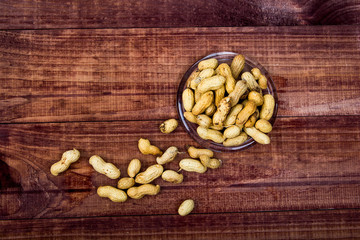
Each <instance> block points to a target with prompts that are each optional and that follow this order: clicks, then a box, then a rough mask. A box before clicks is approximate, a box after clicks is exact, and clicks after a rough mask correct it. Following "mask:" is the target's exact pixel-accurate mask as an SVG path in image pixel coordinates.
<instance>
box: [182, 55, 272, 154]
mask: <svg viewBox="0 0 360 240" xmlns="http://www.w3.org/2000/svg"><path fill="white" fill-rule="evenodd" d="M236 55H239V54H238V53H233V52H218V53H212V54H210V55H208V56H206V57H204V58H202V59H200V60H198V61H197V62H195V63H194V64H193V65H192V66H191V67H190V68H189V69H188V70H187V71H186V73H185V74H184V76H183V77H182V79H181V82H180V85H179V88H178V92H177V99H176V101H177V110H178V113H179V118H180V121H181V122H182V124H183V125H184V127H185V129H186V131H187V132H188V134H189V135H190V136H191V137H192V138H193V139H194V140H195V141H196V142H197V143H199V144H200V146H202V147H204V148H207V149H211V150H213V151H217V152H227V151H239V150H245V149H247V148H249V147H251V146H253V145H255V144H256V142H255V140H254V139H252V138H248V139H247V140H246V141H245V142H244V143H243V144H241V145H239V146H234V147H225V146H224V145H222V144H221V143H215V142H213V141H211V140H204V139H202V138H200V137H199V135H198V134H197V131H196V129H197V127H198V125H197V124H195V123H191V122H189V121H188V120H186V119H185V117H184V112H185V110H184V106H183V103H182V93H183V91H184V90H185V89H186V82H187V80H188V78H189V76H190V74H191V73H192V72H193V71H194V70H196V69H197V67H198V64H199V62H201V61H202V60H206V59H209V58H216V59H217V60H218V62H219V64H221V63H227V64H229V65H230V64H231V61H232V59H233V58H234V57H235V56H236ZM254 67H257V68H259V69H260V71H261V73H262V74H263V75H265V76H266V78H267V79H268V88H267V89H265V90H263V94H271V95H272V96H273V97H274V99H275V108H274V113H273V116H272V118H271V119H270V120H269V122H270V123H271V125H274V123H275V119H276V115H277V109H278V97H277V94H276V88H275V84H274V82H273V80H272V78H271V76H270V74H269V73H268V71H266V69H265V68H264V67H263V66H261V65H260V64H259V63H258V62H256V61H255V60H252V59H249V58H248V57H246V56H245V67H244V69H243V70H242V72H241V73H243V72H246V71H247V72H250V70H251V69H252V68H254ZM241 73H240V75H239V78H240V76H241ZM237 80H238V79H237Z"/></svg>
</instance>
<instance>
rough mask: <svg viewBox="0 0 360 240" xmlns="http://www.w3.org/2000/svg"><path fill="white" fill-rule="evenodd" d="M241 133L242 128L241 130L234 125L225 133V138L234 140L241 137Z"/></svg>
mask: <svg viewBox="0 0 360 240" xmlns="http://www.w3.org/2000/svg"><path fill="white" fill-rule="evenodd" d="M240 133H241V128H239V127H238V126H236V125H233V126H231V127H228V128H227V129H226V130H225V131H224V137H225V138H234V137H237V136H239V135H240Z"/></svg>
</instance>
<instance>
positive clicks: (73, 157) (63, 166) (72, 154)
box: [50, 148, 80, 176]
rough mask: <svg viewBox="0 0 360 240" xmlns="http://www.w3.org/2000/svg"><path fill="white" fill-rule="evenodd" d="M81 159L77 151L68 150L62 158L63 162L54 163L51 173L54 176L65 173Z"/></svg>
mask: <svg viewBox="0 0 360 240" xmlns="http://www.w3.org/2000/svg"><path fill="white" fill-rule="evenodd" d="M79 158H80V152H79V151H78V150H77V149H75V148H74V149H73V150H68V151H66V152H64V153H63V154H62V156H61V160H60V161H58V162H56V163H54V164H53V165H52V166H51V168H50V172H51V174H52V175H54V176H57V175H59V173H62V172H64V171H65V170H67V169H68V168H69V167H70V165H71V164H72V163H74V162H76V161H77V160H79Z"/></svg>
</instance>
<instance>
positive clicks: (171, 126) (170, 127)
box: [159, 119, 178, 133]
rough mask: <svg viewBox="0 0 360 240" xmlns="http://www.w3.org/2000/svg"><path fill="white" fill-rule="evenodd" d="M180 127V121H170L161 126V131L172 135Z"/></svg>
mask: <svg viewBox="0 0 360 240" xmlns="http://www.w3.org/2000/svg"><path fill="white" fill-rule="evenodd" d="M177 126H178V121H177V120H176V119H168V120H166V121H165V122H163V123H162V124H161V125H160V127H159V128H160V131H161V132H162V133H171V132H172V131H174V130H175V129H176V128H177Z"/></svg>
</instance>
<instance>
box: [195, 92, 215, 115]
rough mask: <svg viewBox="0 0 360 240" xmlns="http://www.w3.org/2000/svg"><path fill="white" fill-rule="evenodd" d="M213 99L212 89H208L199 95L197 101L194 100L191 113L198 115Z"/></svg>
mask: <svg viewBox="0 0 360 240" xmlns="http://www.w3.org/2000/svg"><path fill="white" fill-rule="evenodd" d="M213 100H214V94H213V92H212V91H208V92H206V93H204V94H202V95H201V97H200V99H199V101H198V102H196V104H195V106H194V107H193V109H192V111H191V112H192V114H194V115H199V114H201V113H203V112H204V111H205V109H206V108H207V107H209V106H210V105H211V103H212V101H213Z"/></svg>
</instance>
